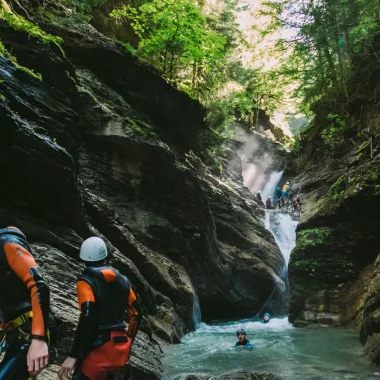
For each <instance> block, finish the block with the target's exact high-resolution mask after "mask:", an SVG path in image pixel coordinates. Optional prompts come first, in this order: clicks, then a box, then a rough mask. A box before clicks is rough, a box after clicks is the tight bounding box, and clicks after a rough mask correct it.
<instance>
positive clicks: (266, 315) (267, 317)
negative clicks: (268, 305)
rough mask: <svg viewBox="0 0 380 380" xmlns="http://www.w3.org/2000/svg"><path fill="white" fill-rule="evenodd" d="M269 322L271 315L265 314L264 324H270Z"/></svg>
mask: <svg viewBox="0 0 380 380" xmlns="http://www.w3.org/2000/svg"><path fill="white" fill-rule="evenodd" d="M269 321H270V314H269V313H265V314H264V319H263V323H268V322H269Z"/></svg>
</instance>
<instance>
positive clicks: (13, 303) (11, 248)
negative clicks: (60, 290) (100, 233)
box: [0, 227, 142, 380]
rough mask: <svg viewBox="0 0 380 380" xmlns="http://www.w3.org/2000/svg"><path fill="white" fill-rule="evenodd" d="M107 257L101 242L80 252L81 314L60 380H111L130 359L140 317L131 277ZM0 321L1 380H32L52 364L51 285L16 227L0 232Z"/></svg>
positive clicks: (92, 242)
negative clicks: (83, 266)
mask: <svg viewBox="0 0 380 380" xmlns="http://www.w3.org/2000/svg"><path fill="white" fill-rule="evenodd" d="M107 255H108V253H107V247H106V244H105V243H104V241H103V240H102V239H100V238H98V237H90V238H88V239H87V240H85V241H84V242H83V244H82V246H81V248H80V252H79V258H80V259H81V260H82V261H83V262H84V264H85V266H86V268H85V269H84V271H83V272H82V274H81V275H80V276H79V278H78V280H77V283H76V285H77V293H78V303H79V308H80V311H81V313H80V317H79V323H78V326H77V329H76V335H75V339H74V343H73V345H72V348H71V351H70V353H69V356H68V357H67V359H66V360H65V361H64V363H63V364H62V367H61V368H60V370H59V372H58V377H59V379H61V380H63V379H73V380H100V379H102V380H106V379H107V380H112V379H115V377H116V374H117V373H118V372H119V371H120V370H121V368H122V367H123V366H124V364H125V363H126V362H127V360H128V358H129V354H130V350H131V346H132V343H133V341H134V339H135V337H136V334H137V331H138V330H139V326H140V323H141V320H142V313H141V309H140V307H139V305H138V303H137V300H136V295H135V293H134V292H133V290H132V288H131V285H130V283H129V281H128V279H127V277H125V276H124V275H122V274H120V273H119V271H118V270H117V269H115V268H113V267H112V266H110V265H108V264H107V262H106V257H107ZM57 276H58V274H57ZM126 311H127V313H128V315H129V324H128V329H127V330H126V327H125V324H124V319H125V316H126ZM0 318H1V319H0V322H1V323H0V343H1V346H2V347H3V348H4V347H5V356H4V357H3V360H2V361H1V363H0V380H29V379H34V378H35V377H36V376H37V375H38V374H39V373H40V372H41V371H42V370H43V369H44V368H45V367H46V366H47V365H48V362H49V343H50V340H51V339H50V338H51V332H52V331H53V329H54V320H55V318H54V317H53V315H52V314H51V311H50V289H49V285H48V283H47V282H46V280H45V279H44V277H43V276H42V274H41V273H40V271H39V268H38V266H37V264H36V262H35V259H34V257H33V254H32V250H31V249H30V247H29V245H28V243H27V241H26V237H25V235H24V234H23V233H22V232H21V231H20V230H19V229H18V228H16V227H7V228H3V229H0Z"/></svg>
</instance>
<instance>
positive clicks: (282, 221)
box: [262, 172, 298, 264]
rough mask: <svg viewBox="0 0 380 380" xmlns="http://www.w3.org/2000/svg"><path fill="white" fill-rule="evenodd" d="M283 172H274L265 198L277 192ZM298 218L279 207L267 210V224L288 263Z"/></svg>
mask: <svg viewBox="0 0 380 380" xmlns="http://www.w3.org/2000/svg"><path fill="white" fill-rule="evenodd" d="M282 173H283V172H273V173H272V174H271V175H270V177H269V180H268V182H267V183H266V185H265V186H264V189H263V191H262V195H263V199H264V200H265V199H266V198H267V197H268V196H269V195H272V194H273V193H274V192H275V189H276V187H277V185H278V183H279V181H280V179H281V176H282ZM297 225H298V220H297V219H296V218H295V217H294V215H293V214H290V213H287V212H283V211H281V210H279V209H276V210H266V212H265V226H266V228H267V229H268V230H269V231H270V232H272V234H273V236H274V239H275V240H276V243H277V245H278V247H279V248H280V251H281V253H282V254H283V256H284V258H285V261H286V264H288V262H289V259H290V253H291V251H292V250H293V248H294V247H295V246H296V228H297Z"/></svg>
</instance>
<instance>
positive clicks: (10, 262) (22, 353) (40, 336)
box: [0, 227, 50, 380]
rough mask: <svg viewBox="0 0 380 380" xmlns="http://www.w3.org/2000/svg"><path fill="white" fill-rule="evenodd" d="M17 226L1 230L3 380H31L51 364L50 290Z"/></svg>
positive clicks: (0, 273)
mask: <svg viewBox="0 0 380 380" xmlns="http://www.w3.org/2000/svg"><path fill="white" fill-rule="evenodd" d="M31 252H32V251H31V249H30V247H29V245H28V244H27V242H26V238H25V235H24V234H23V233H22V232H21V231H20V230H19V229H18V228H16V227H8V228H3V229H0V314H1V315H2V321H1V328H2V332H3V333H5V334H6V353H5V356H4V359H3V361H2V362H1V363H0V380H28V379H29V378H34V377H35V376H37V375H38V374H39V373H40V372H41V371H42V369H43V368H45V367H46V366H47V364H48V356H49V350H48V345H47V338H48V329H47V326H48V318H49V307H50V293H49V287H48V286H47V284H46V282H45V281H44V279H43V277H42V276H41V274H40V272H39V270H38V267H37V264H36V262H35V260H34V258H33V255H32V253H31Z"/></svg>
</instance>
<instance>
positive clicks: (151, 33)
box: [111, 0, 226, 95]
mask: <svg viewBox="0 0 380 380" xmlns="http://www.w3.org/2000/svg"><path fill="white" fill-rule="evenodd" d="M111 15H112V16H113V17H123V18H125V19H126V20H128V22H129V23H130V25H131V26H132V28H133V30H134V31H135V33H136V34H137V35H138V37H139V38H140V42H139V46H138V49H137V52H136V54H137V55H138V56H139V57H140V58H141V59H142V60H144V61H146V62H148V63H150V64H152V65H154V66H155V67H157V68H158V69H159V70H160V71H161V72H162V74H163V76H164V77H165V78H166V79H168V80H169V81H172V82H176V83H178V84H179V85H180V87H181V88H183V89H184V90H185V91H187V92H188V93H190V94H194V95H195V94H196V88H197V82H198V81H199V79H200V77H201V75H202V74H204V73H207V72H208V71H210V70H212V69H213V67H214V66H218V65H219V64H221V63H222V62H223V61H224V54H223V52H224V46H225V44H226V39H225V38H224V37H223V36H222V35H221V34H220V33H217V32H215V31H213V30H211V29H209V28H208V27H207V21H206V17H205V16H204V15H203V14H202V11H201V9H200V8H199V7H198V6H197V5H196V3H195V2H194V1H192V0H152V1H150V2H148V3H146V4H143V5H141V6H139V7H134V6H130V5H127V6H125V7H123V8H122V9H119V10H114V11H113V12H112V13H111ZM127 48H128V49H129V50H130V46H127Z"/></svg>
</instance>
